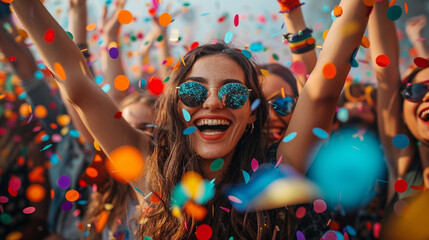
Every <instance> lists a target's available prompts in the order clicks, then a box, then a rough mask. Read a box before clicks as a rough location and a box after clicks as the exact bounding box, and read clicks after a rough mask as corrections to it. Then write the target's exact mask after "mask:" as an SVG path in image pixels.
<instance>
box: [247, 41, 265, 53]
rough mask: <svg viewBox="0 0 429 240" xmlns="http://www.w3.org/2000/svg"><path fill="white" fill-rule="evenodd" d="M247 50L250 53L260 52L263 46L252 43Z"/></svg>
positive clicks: (258, 43)
mask: <svg viewBox="0 0 429 240" xmlns="http://www.w3.org/2000/svg"><path fill="white" fill-rule="evenodd" d="M249 49H250V51H252V52H260V51H262V49H263V45H262V43H261V42H254V43H252V44H250V47H249Z"/></svg>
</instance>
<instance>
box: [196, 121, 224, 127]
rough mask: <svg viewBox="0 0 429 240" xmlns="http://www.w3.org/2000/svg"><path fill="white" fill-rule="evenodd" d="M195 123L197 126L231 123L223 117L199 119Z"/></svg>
mask: <svg viewBox="0 0 429 240" xmlns="http://www.w3.org/2000/svg"><path fill="white" fill-rule="evenodd" d="M195 124H196V125H197V126H203V125H230V124H231V123H230V122H229V121H228V120H225V119H200V120H198V121H197V122H196V123H195Z"/></svg>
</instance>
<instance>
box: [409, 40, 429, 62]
mask: <svg viewBox="0 0 429 240" xmlns="http://www.w3.org/2000/svg"><path fill="white" fill-rule="evenodd" d="M411 43H412V44H413V47H414V48H415V49H416V52H417V56H418V57H422V58H429V45H428V43H427V41H426V39H425V38H421V39H416V40H412V41H411Z"/></svg>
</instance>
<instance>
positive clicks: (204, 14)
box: [201, 13, 210, 16]
mask: <svg viewBox="0 0 429 240" xmlns="http://www.w3.org/2000/svg"><path fill="white" fill-rule="evenodd" d="M208 15H210V13H201V16H208Z"/></svg>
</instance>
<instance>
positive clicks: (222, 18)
mask: <svg viewBox="0 0 429 240" xmlns="http://www.w3.org/2000/svg"><path fill="white" fill-rule="evenodd" d="M224 20H225V16H222V17H220V18H219V19H218V20H217V22H223V21H224Z"/></svg>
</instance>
